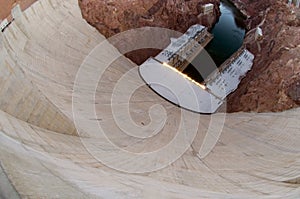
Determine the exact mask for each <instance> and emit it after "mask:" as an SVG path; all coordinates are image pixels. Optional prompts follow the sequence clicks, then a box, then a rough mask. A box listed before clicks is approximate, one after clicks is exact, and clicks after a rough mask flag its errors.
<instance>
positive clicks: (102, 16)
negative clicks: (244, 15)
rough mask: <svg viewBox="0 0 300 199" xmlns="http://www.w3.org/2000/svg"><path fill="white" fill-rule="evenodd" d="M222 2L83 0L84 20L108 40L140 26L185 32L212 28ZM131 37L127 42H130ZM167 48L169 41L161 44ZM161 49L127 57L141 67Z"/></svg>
mask: <svg viewBox="0 0 300 199" xmlns="http://www.w3.org/2000/svg"><path fill="white" fill-rule="evenodd" d="M206 3H213V4H214V10H213V12H212V13H211V14H208V15H203V14H202V6H203V5H204V4H206ZM219 4H220V1H219V0H122V1H119V0H79V5H80V8H81V11H82V15H83V17H84V19H86V21H87V22H88V23H90V24H91V25H92V26H94V27H96V28H97V29H98V30H99V32H100V33H101V34H103V35H104V36H105V37H107V38H108V37H111V36H113V35H115V34H118V33H120V32H123V31H126V30H130V29H135V28H140V27H146V26H150V27H162V28H168V29H171V30H175V31H179V32H181V33H184V32H185V31H186V30H187V29H188V28H189V27H190V26H191V25H194V24H197V23H199V24H203V25H205V26H207V27H212V26H213V25H214V23H215V22H216V20H217V19H218V16H219V15H220V11H219ZM130 41H131V38H128V39H127V42H130ZM160 42H161V43H163V45H164V46H165V47H166V46H167V45H168V43H169V40H162V41H160ZM159 52H160V50H157V49H145V50H137V51H134V52H131V53H126V54H125V55H126V56H127V57H128V58H130V59H131V60H132V61H134V62H135V63H137V64H141V63H143V62H144V61H145V60H146V59H147V58H148V57H150V56H155V55H156V54H157V53H159Z"/></svg>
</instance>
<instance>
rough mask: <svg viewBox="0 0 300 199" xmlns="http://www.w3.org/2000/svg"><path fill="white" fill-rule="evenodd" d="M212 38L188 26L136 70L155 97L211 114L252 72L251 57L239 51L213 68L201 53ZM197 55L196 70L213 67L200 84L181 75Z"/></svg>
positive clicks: (195, 27)
mask: <svg viewBox="0 0 300 199" xmlns="http://www.w3.org/2000/svg"><path fill="white" fill-rule="evenodd" d="M212 38H213V37H212V35H211V34H210V33H208V32H207V28H205V27H204V26H202V25H200V24H196V25H193V26H191V27H190V28H189V29H188V30H187V32H186V33H185V34H183V35H182V36H180V37H179V38H171V39H170V40H171V43H170V44H169V46H167V48H165V49H164V50H162V52H161V53H159V54H158V55H157V56H156V57H155V58H154V57H153V58H150V59H148V60H147V61H146V62H144V63H143V64H142V65H141V66H140V67H139V72H140V75H141V77H142V79H143V80H144V81H145V83H146V84H147V85H148V86H149V87H150V88H152V89H153V90H154V91H155V92H156V93H157V94H159V95H160V96H162V97H163V98H165V99H166V100H168V101H170V102H172V103H173V104H175V105H178V106H179V107H182V108H185V109H187V110H190V111H194V112H197V113H203V114H211V113H215V112H216V111H217V110H218V109H219V108H220V107H221V106H222V104H223V103H224V102H225V100H226V97H227V96H228V95H229V94H230V93H232V92H233V91H234V90H236V89H237V87H238V85H239V83H240V81H241V79H242V77H244V76H245V75H246V73H247V72H248V71H249V70H250V69H251V68H252V65H253V59H254V55H253V54H252V53H251V52H249V51H248V50H247V49H246V48H244V47H242V48H241V49H239V50H238V51H237V52H236V53H234V54H233V55H232V56H231V57H230V58H228V59H227V60H226V61H225V62H224V63H223V64H222V66H220V67H219V68H217V66H216V65H215V63H214V61H213V59H212V58H211V57H210V56H209V54H208V53H207V52H206V51H205V50H204V47H205V46H206V45H207V44H208V43H209V42H210V41H211V40H212ZM199 53H204V55H205V56H204V57H203V58H202V60H203V61H202V62H201V63H199V64H200V65H201V66H200V67H214V68H213V69H214V71H213V72H212V73H211V74H210V75H209V76H208V77H206V78H205V79H204V81H203V82H197V81H195V80H194V79H192V78H191V77H189V76H188V75H187V74H184V70H185V69H186V68H187V67H188V66H189V64H190V63H191V62H193V59H195V58H196V57H197V56H198V54H199ZM192 67H194V66H192ZM199 75H202V74H199ZM203 76H204V75H203Z"/></svg>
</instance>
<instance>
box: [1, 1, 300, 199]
mask: <svg viewBox="0 0 300 199" xmlns="http://www.w3.org/2000/svg"><path fill="white" fill-rule="evenodd" d="M13 17H14V20H13V21H12V22H11V24H10V25H9V26H7V27H6V28H5V30H4V31H3V32H1V33H0V163H1V167H0V168H1V169H0V197H1V198H238V199H241V198H266V199H270V198H299V196H300V186H299V182H300V145H299V143H300V134H299V132H300V125H299V118H300V109H292V110H289V111H285V112H280V113H242V112H241V113H232V114H225V113H215V114H211V115H201V114H198V113H194V112H191V111H188V110H185V109H182V108H180V107H178V106H175V105H174V104H172V103H170V102H168V101H166V100H165V99H163V98H161V97H160V96H158V95H157V94H156V93H155V92H153V90H152V89H151V88H149V87H148V86H147V85H146V84H145V83H144V81H143V79H142V78H141V77H140V75H139V69H138V66H136V65H135V64H134V63H132V62H131V61H130V60H128V59H127V58H125V57H124V56H123V55H122V54H120V52H119V51H118V50H117V49H116V48H115V47H114V46H113V45H111V44H110V43H109V42H107V41H106V39H105V38H104V37H103V36H102V35H100V34H99V33H98V31H97V30H96V29H94V28H93V27H91V26H90V25H88V24H87V23H86V22H85V20H83V19H82V16H81V12H80V9H79V6H78V2H77V0H39V1H37V2H36V3H34V4H33V5H31V6H30V7H29V8H28V9H26V10H25V11H23V12H20V10H19V11H18V9H16V10H14V14H13ZM99 44H101V45H100V48H97V46H98V45H99ZM116 57H117V59H116ZM108 66H109V67H108Z"/></svg>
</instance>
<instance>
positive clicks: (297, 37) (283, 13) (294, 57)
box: [227, 0, 300, 112]
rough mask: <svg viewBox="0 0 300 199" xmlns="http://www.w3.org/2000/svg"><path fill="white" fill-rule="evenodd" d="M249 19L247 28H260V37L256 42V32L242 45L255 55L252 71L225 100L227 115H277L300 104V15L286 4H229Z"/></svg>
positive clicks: (244, 0)
mask: <svg viewBox="0 0 300 199" xmlns="http://www.w3.org/2000/svg"><path fill="white" fill-rule="evenodd" d="M232 1H233V2H234V3H235V5H236V6H237V7H238V8H239V9H241V10H242V11H243V12H244V13H245V14H246V15H248V27H251V28H255V27H257V26H260V27H261V29H262V31H263V37H262V39H261V40H260V41H256V40H255V29H253V30H250V31H249V32H248V34H247V36H246V38H245V42H244V43H245V45H246V46H247V48H248V49H249V50H250V51H251V52H253V53H254V54H255V56H256V57H255V60H254V65H253V69H252V70H251V71H250V72H249V73H248V74H247V76H246V77H245V78H244V79H243V80H242V82H241V84H240V86H239V88H238V89H237V91H236V92H234V93H233V94H232V95H230V96H229V98H228V105H227V110H228V112H236V111H254V112H269V111H272V112H277V111H283V110H287V109H290V108H295V107H298V106H299V102H300V58H299V55H300V21H299V20H300V11H299V9H296V8H295V7H293V6H292V7H288V6H287V4H286V3H285V2H282V1H271V0H264V1H261V0H232Z"/></svg>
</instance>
